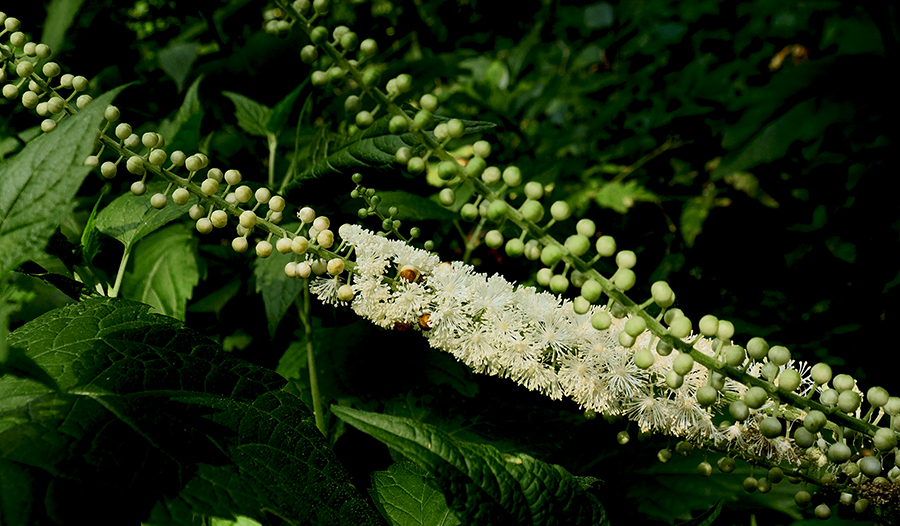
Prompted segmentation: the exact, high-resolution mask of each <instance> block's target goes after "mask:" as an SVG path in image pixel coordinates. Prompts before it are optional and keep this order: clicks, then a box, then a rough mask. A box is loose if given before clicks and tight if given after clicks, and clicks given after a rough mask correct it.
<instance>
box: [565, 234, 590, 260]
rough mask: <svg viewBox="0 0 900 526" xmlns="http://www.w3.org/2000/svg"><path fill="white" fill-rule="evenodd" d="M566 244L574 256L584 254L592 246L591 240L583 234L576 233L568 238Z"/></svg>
mask: <svg viewBox="0 0 900 526" xmlns="http://www.w3.org/2000/svg"><path fill="white" fill-rule="evenodd" d="M565 245H566V248H567V249H569V252H571V253H572V255H573V256H583V255H584V254H585V253H586V252H587V251H588V250H589V249H590V248H591V241H590V240H589V239H588V238H586V237H584V236H582V235H581V234H575V235H574V236H569V237H568V238H567V239H566V243H565Z"/></svg>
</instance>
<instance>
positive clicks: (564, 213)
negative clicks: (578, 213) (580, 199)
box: [550, 201, 572, 221]
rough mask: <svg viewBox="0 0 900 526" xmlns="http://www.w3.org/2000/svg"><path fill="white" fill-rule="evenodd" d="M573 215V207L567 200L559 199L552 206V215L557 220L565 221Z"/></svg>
mask: <svg viewBox="0 0 900 526" xmlns="http://www.w3.org/2000/svg"><path fill="white" fill-rule="evenodd" d="M570 215H572V207H570V206H569V203H567V202H565V201H557V202H555V203H553V205H551V206H550V217H552V218H553V219H555V220H557V221H565V220H566V219H569V216H570Z"/></svg>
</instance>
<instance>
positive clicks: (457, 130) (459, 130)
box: [447, 119, 481, 157]
mask: <svg viewBox="0 0 900 526" xmlns="http://www.w3.org/2000/svg"><path fill="white" fill-rule="evenodd" d="M447 133H449V134H450V138H451V139H456V138H457V137H462V136H463V134H465V133H466V125H465V124H463V121H461V120H459V119H450V120H449V121H447ZM477 157H481V156H480V155H477Z"/></svg>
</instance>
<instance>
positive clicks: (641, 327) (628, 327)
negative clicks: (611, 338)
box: [625, 316, 685, 374]
mask: <svg viewBox="0 0 900 526" xmlns="http://www.w3.org/2000/svg"><path fill="white" fill-rule="evenodd" d="M646 329H647V322H646V321H645V320H644V318H641V317H640V316H635V317H633V318H631V319H630V320H628V321H626V322H625V332H627V333H628V334H630V335H631V336H634V337H635V338H637V337H638V336H639V335H640V334H641V333H642V332H644V331H645V330H646ZM681 374H685V373H681Z"/></svg>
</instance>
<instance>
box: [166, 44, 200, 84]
mask: <svg viewBox="0 0 900 526" xmlns="http://www.w3.org/2000/svg"><path fill="white" fill-rule="evenodd" d="M199 50H200V44H197V43H196V42H176V43H172V44H169V45H168V46H166V47H165V49H162V50H160V52H159V66H160V67H161V68H162V70H163V71H165V72H166V75H168V76H170V77H172V80H174V81H175V86H177V87H178V92H179V93H181V90H183V89H184V81H185V80H187V77H188V75H189V74H190V73H191V66H192V65H193V64H194V61H195V60H197V52H198V51H199Z"/></svg>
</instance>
